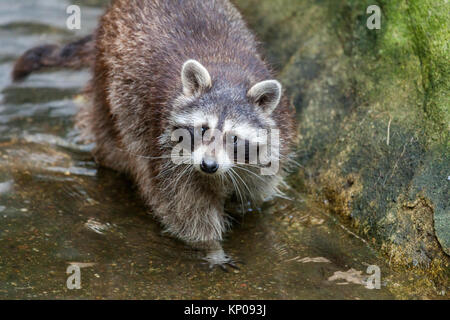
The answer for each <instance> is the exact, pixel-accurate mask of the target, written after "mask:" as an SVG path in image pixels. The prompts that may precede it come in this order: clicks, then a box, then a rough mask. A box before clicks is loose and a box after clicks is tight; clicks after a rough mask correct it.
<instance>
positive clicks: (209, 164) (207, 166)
mask: <svg viewBox="0 0 450 320" xmlns="http://www.w3.org/2000/svg"><path fill="white" fill-rule="evenodd" d="M200 168H201V169H202V171H203V172H206V173H214V172H216V171H217V169H219V165H218V164H217V162H216V161H214V160H209V159H208V160H205V159H203V160H202V163H201V164H200Z"/></svg>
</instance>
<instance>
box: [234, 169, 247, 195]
mask: <svg viewBox="0 0 450 320" xmlns="http://www.w3.org/2000/svg"><path fill="white" fill-rule="evenodd" d="M230 170H231V171H232V172H233V173H234V174H235V176H236V177H238V178H239V180H241V181H242V183H243V184H244V186H245V187H246V188H247V190H248V194H252V192H251V191H250V188H249V187H248V186H247V184H246V183H245V181H244V180H243V179H242V178H241V176H240V175H239V173H237V172H236V171H234V170H233V169H232V168H230Z"/></svg>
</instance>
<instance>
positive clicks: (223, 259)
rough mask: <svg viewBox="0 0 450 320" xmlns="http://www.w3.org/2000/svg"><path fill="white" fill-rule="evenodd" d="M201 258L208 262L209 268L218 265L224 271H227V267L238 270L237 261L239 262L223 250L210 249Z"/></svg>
mask: <svg viewBox="0 0 450 320" xmlns="http://www.w3.org/2000/svg"><path fill="white" fill-rule="evenodd" d="M203 260H205V261H206V263H208V264H209V268H210V269H213V268H215V267H219V268H220V269H222V270H223V271H225V272H228V269H229V268H233V269H237V270H239V267H238V266H237V263H239V262H238V261H235V260H233V259H232V258H231V257H230V256H228V255H226V254H225V252H223V250H215V251H210V252H209V253H208V254H207V255H206V257H205V258H203Z"/></svg>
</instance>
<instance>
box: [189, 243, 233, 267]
mask: <svg viewBox="0 0 450 320" xmlns="http://www.w3.org/2000/svg"><path fill="white" fill-rule="evenodd" d="M189 245H190V246H191V247H193V248H195V249H199V250H202V251H204V252H205V253H206V255H205V257H204V258H203V260H205V261H206V262H207V263H208V264H209V267H210V268H211V269H212V268H214V267H216V266H218V267H220V268H221V269H222V270H224V271H227V268H226V266H230V267H232V268H234V269H239V267H238V266H237V265H236V263H237V262H236V261H234V260H233V259H232V258H231V257H230V256H229V255H227V254H226V253H225V251H224V250H223V248H222V244H221V243H220V241H217V240H212V241H197V242H189Z"/></svg>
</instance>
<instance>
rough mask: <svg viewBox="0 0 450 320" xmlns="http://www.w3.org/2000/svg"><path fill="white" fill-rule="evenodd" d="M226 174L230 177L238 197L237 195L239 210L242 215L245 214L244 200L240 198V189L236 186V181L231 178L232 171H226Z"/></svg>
mask: <svg viewBox="0 0 450 320" xmlns="http://www.w3.org/2000/svg"><path fill="white" fill-rule="evenodd" d="M227 173H229V176H230V178H231V181H232V182H233V186H234V189H235V190H236V192H237V193H238V195H239V198H240V199H241V209H242V214H244V213H245V210H244V199H243V197H242V193H241V190H240V188H239V186H238V183H237V181H236V178H234V176H233V171H231V170H229V171H227Z"/></svg>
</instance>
